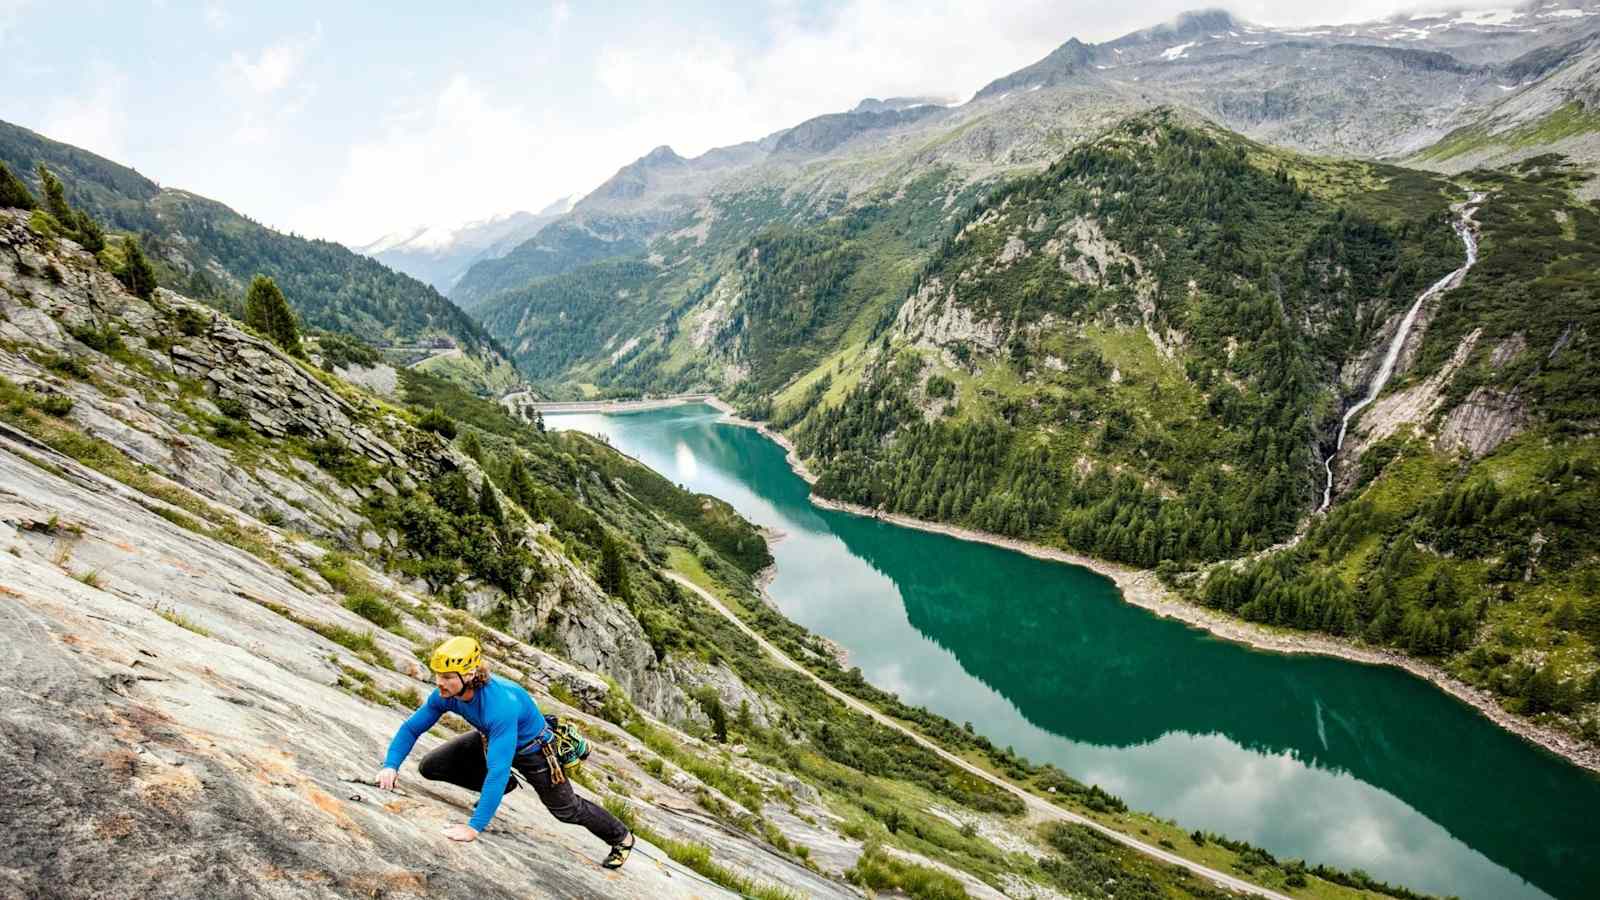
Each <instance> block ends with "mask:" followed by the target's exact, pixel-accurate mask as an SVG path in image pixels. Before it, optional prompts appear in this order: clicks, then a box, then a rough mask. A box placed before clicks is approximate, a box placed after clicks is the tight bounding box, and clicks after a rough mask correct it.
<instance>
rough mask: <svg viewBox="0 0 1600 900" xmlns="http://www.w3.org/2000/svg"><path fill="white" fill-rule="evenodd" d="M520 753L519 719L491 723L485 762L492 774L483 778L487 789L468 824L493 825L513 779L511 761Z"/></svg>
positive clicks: (477, 828) (481, 827) (476, 828)
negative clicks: (501, 800) (508, 783)
mask: <svg viewBox="0 0 1600 900" xmlns="http://www.w3.org/2000/svg"><path fill="white" fill-rule="evenodd" d="M516 755H517V723H516V720H515V719H512V720H510V721H509V722H508V721H501V722H497V723H494V724H492V725H490V728H489V748H488V754H487V759H486V760H485V763H486V764H487V766H488V769H489V774H487V775H485V776H484V777H483V790H482V792H480V793H479V794H478V806H477V808H476V809H474V810H473V811H472V821H470V822H468V823H467V827H469V828H471V829H472V830H473V831H480V832H481V831H483V830H484V829H485V828H487V827H489V820H490V819H493V818H494V814H495V810H497V809H499V808H500V797H501V796H502V795H503V794H505V792H506V781H507V780H508V779H510V778H511V760H512V758H513V757H515V756H516Z"/></svg>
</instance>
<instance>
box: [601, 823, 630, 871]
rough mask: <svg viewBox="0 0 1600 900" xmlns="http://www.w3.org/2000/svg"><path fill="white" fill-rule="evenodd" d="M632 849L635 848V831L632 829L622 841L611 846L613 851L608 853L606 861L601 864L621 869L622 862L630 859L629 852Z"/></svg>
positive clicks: (609, 867)
mask: <svg viewBox="0 0 1600 900" xmlns="http://www.w3.org/2000/svg"><path fill="white" fill-rule="evenodd" d="M631 850H633V832H631V831H630V832H628V836H627V837H626V838H624V839H623V841H622V843H620V844H617V845H616V846H614V847H612V848H611V852H610V853H608V854H606V861H605V862H603V863H601V865H603V866H605V867H606V868H608V869H620V868H622V864H623V863H625V862H627V861H628V853H629V851H631Z"/></svg>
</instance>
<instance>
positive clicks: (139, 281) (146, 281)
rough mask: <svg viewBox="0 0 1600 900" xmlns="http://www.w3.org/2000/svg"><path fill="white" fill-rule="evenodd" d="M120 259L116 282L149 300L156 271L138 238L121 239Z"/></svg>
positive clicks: (154, 284) (153, 286) (154, 289)
mask: <svg viewBox="0 0 1600 900" xmlns="http://www.w3.org/2000/svg"><path fill="white" fill-rule="evenodd" d="M41 168H42V167H41ZM122 257H123V260H122V267H121V268H120V269H118V270H117V280H118V281H121V282H122V284H123V286H124V287H126V288H127V289H128V291H129V292H130V293H133V294H135V295H137V296H139V297H143V298H144V299H146V300H149V299H150V295H151V294H154V293H155V291H156V271H155V269H152V268H151V267H150V261H149V260H147V259H145V258H144V251H143V250H141V249H139V239H138V238H135V237H131V236H130V237H125V238H123V239H122Z"/></svg>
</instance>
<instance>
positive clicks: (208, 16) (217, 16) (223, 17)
mask: <svg viewBox="0 0 1600 900" xmlns="http://www.w3.org/2000/svg"><path fill="white" fill-rule="evenodd" d="M200 15H201V17H202V18H203V19H204V20H205V23H206V27H207V28H209V29H211V30H212V31H222V30H223V29H225V28H227V27H228V22H229V16H228V11H227V10H226V9H225V8H223V6H222V4H221V3H220V2H217V0H210V2H208V3H206V5H205V8H204V9H203V10H201V13H200Z"/></svg>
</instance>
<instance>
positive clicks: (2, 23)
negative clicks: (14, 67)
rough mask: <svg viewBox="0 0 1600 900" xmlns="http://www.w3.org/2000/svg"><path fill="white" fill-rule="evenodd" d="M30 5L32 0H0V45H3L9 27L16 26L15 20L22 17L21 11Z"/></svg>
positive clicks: (8, 33) (9, 32)
mask: <svg viewBox="0 0 1600 900" xmlns="http://www.w3.org/2000/svg"><path fill="white" fill-rule="evenodd" d="M32 5H33V2H32V0H0V46H5V43H6V38H7V37H8V36H10V34H11V29H12V28H13V27H15V26H16V24H17V20H18V19H20V18H22V13H23V12H24V11H25V10H27V8H28V7H29V6H32Z"/></svg>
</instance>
